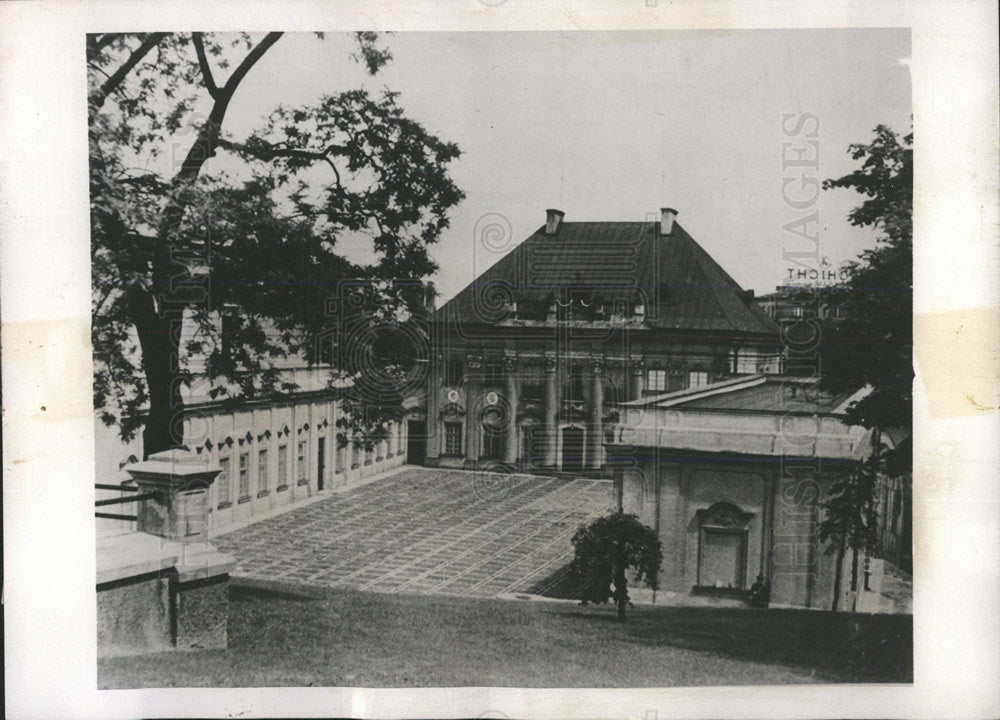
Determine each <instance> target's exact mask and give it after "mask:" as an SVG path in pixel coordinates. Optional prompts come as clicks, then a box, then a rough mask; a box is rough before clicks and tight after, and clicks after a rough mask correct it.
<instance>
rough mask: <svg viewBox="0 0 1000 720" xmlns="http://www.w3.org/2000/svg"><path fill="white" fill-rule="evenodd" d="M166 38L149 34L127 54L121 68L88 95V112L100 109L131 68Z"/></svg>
mask: <svg viewBox="0 0 1000 720" xmlns="http://www.w3.org/2000/svg"><path fill="white" fill-rule="evenodd" d="M166 36H167V33H150V34H149V35H147V36H146V37H145V39H143V41H142V42H141V43H140V44H139V47H137V48H136V49H135V50H133V51H132V52H131V53H130V54H129V56H128V59H127V60H126V61H125V62H124V63H122V66H121V67H120V68H118V69H117V70H116V71H115V72H113V73H112V74H111V77H109V78H108V79H107V80H105V81H104V83H103V84H102V85H101V87H100V88H98V89H97V90H95V91H94V92H92V93H91V94H90V97H89V98H87V101H88V103H89V105H90V111H91V112H92V113H93V112H96V111H97V110H99V109H100V108H101V106H102V105H103V104H104V101H105V100H107V99H108V95H110V94H111V93H112V92H114V90H115V88H117V87H118V86H119V85H121V84H122V82H123V81H124V80H125V77H126V76H127V75H128V74H129V73H130V72H131V71H132V68H134V67H135V66H136V65H138V64H139V61H140V60H142V59H143V58H144V57H145V56H146V54H147V53H148V52H149V51H150V50H152V49H153V48H154V47H156V46H157V45H159V44H160V41H161V40H163V38H165V37H166Z"/></svg>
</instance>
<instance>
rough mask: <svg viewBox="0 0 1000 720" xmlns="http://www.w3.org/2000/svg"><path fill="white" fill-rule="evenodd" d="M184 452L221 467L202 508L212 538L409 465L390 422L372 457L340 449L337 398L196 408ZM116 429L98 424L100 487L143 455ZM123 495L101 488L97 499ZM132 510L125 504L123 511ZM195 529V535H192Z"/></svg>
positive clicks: (130, 527)
mask: <svg viewBox="0 0 1000 720" xmlns="http://www.w3.org/2000/svg"><path fill="white" fill-rule="evenodd" d="M185 412H186V416H185V420H184V438H185V445H186V447H187V448H188V449H189V450H191V452H193V453H195V454H196V455H197V456H198V457H200V458H204V459H205V460H207V461H209V462H211V463H212V464H213V465H215V466H218V467H220V468H221V472H220V474H219V476H218V478H217V479H216V481H215V482H214V483H212V485H211V487H210V489H209V491H208V494H207V497H205V498H204V502H205V503H206V505H207V509H208V514H207V528H206V530H207V532H208V534H209V535H211V534H212V533H215V532H221V531H224V530H226V529H227V528H230V527H235V526H240V525H244V524H246V523H249V522H253V520H254V519H255V518H259V517H263V516H267V515H269V514H271V513H273V512H280V511H281V510H282V509H287V508H291V507H293V506H296V505H300V504H302V503H303V502H307V501H308V500H309V499H310V498H313V497H315V496H317V494H319V493H321V492H324V491H327V490H330V489H332V488H337V487H344V486H347V485H351V484H354V483H358V482H361V481H363V480H365V479H367V478H369V477H372V476H374V475H377V474H379V473H382V472H385V471H386V470H390V469H392V468H394V467H398V466H399V465H402V464H403V463H404V462H406V447H407V445H406V442H407V434H406V432H407V424H406V422H405V421H404V422H402V423H397V424H394V425H393V426H392V427H391V428H390V435H389V437H388V438H387V439H385V440H382V441H381V442H379V443H377V444H376V446H375V448H374V449H373V450H372V451H371V452H366V451H365V450H363V449H361V450H356V449H354V447H353V445H348V446H346V447H340V445H339V442H338V433H339V430H338V429H337V427H336V421H337V418H338V417H339V409H338V403H337V399H336V397H333V396H322V395H315V394H314V395H301V396H299V397H298V398H296V399H294V400H292V401H284V402H273V403H263V402H262V403H255V404H246V405H243V406H242V407H238V408H236V409H227V408H224V407H222V406H221V405H219V404H211V403H198V404H192V405H191V406H190V407H188V408H186V411H185ZM115 433H116V430H115V428H107V427H105V426H103V425H102V424H100V423H98V424H97V426H96V434H97V436H98V453H97V455H98V462H99V467H98V472H97V481H98V482H99V483H102V484H120V483H121V482H123V481H126V480H128V479H129V476H128V473H126V472H125V469H124V468H125V467H126V466H127V465H128V464H130V463H134V462H136V461H137V460H138V459H140V458H141V457H142V448H141V442H140V441H136V442H133V443H131V444H124V443H121V442H120V441H118V440H117V437H116V436H115ZM120 494H121V493H120V492H118V491H114V490H106V489H105V490H99V491H98V497H99V498H105V497H112V496H115V495H120ZM121 507H126V508H127V507H129V506H127V505H126V506H121ZM97 523H98V536H106V535H114V534H120V533H127V532H133V531H134V530H135V525H136V524H135V522H134V521H120V520H111V519H100V518H99V519H98V521H97ZM195 530H196V529H192V533H193V532H194V531H195Z"/></svg>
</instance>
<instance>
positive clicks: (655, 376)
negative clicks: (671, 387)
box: [646, 370, 667, 392]
mask: <svg viewBox="0 0 1000 720" xmlns="http://www.w3.org/2000/svg"><path fill="white" fill-rule="evenodd" d="M666 389H667V371H666V370H647V371H646V390H648V391H650V392H664V391H666Z"/></svg>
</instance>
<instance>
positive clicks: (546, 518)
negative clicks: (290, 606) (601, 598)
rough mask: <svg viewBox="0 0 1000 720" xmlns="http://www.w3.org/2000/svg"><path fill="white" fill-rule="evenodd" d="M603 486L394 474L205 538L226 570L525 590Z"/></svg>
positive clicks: (451, 591)
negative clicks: (227, 562) (226, 561)
mask: <svg viewBox="0 0 1000 720" xmlns="http://www.w3.org/2000/svg"><path fill="white" fill-rule="evenodd" d="M611 503H612V489H611V484H610V483H609V482H608V481H600V480H589V479H572V478H553V477H538V476H534V475H492V474H484V473H475V472H462V471H454V470H451V471H449V470H432V469H426V468H416V467H406V468H403V469H402V470H401V471H399V472H397V473H395V474H392V475H389V476H387V477H384V478H382V479H380V480H376V481H374V482H372V483H370V484H368V485H364V486H361V487H357V488H353V489H350V490H347V491H344V492H340V493H334V494H331V495H330V496H329V497H327V498H324V499H323V500H320V501H318V502H315V503H313V504H311V505H308V506H306V507H302V508H299V509H296V510H291V511H289V512H286V513H284V514H282V515H278V516H275V517H272V518H270V519H267V520H263V521H260V522H257V523H255V524H253V525H250V526H248V527H245V528H242V529H239V530H235V531H232V532H229V533H227V534H224V535H220V536H218V537H216V538H215V539H214V540H213V542H214V544H216V545H217V546H218V547H219V549H221V550H223V551H224V552H229V553H232V554H233V555H235V556H236V558H237V560H238V563H239V565H238V567H237V569H236V571H235V573H234V574H236V575H240V576H245V577H253V578H260V579H265V580H290V581H295V582H304V583H310V584H317V585H326V586H339V587H350V588H354V589H358V590H372V591H376V592H400V593H417V594H444V595H464V596H472V597H492V596H495V595H498V594H503V593H518V592H526V591H528V590H529V588H532V587H533V586H535V585H537V583H538V582H539V581H540V580H542V579H544V578H546V577H548V576H549V575H551V574H552V573H553V572H554V571H556V570H557V569H558V568H560V567H561V566H562V565H564V564H566V563H567V562H569V561H570V560H571V559H572V557H573V547H572V545H571V544H570V538H571V537H572V536H573V533H574V532H576V529H577V528H578V527H579V525H580V524H581V523H582V522H584V521H586V520H588V519H589V518H592V517H595V516H597V515H600V514H602V513H603V512H606V511H607V510H609V509H611Z"/></svg>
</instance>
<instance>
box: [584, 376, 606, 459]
mask: <svg viewBox="0 0 1000 720" xmlns="http://www.w3.org/2000/svg"><path fill="white" fill-rule="evenodd" d="M590 382H591V385H590V430H589V435H590V452H589V453H588V455H587V468H588V469H590V470H600V469H601V467H603V465H604V363H603V362H602V361H601V359H600V358H593V359H592V360H591V364H590Z"/></svg>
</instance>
